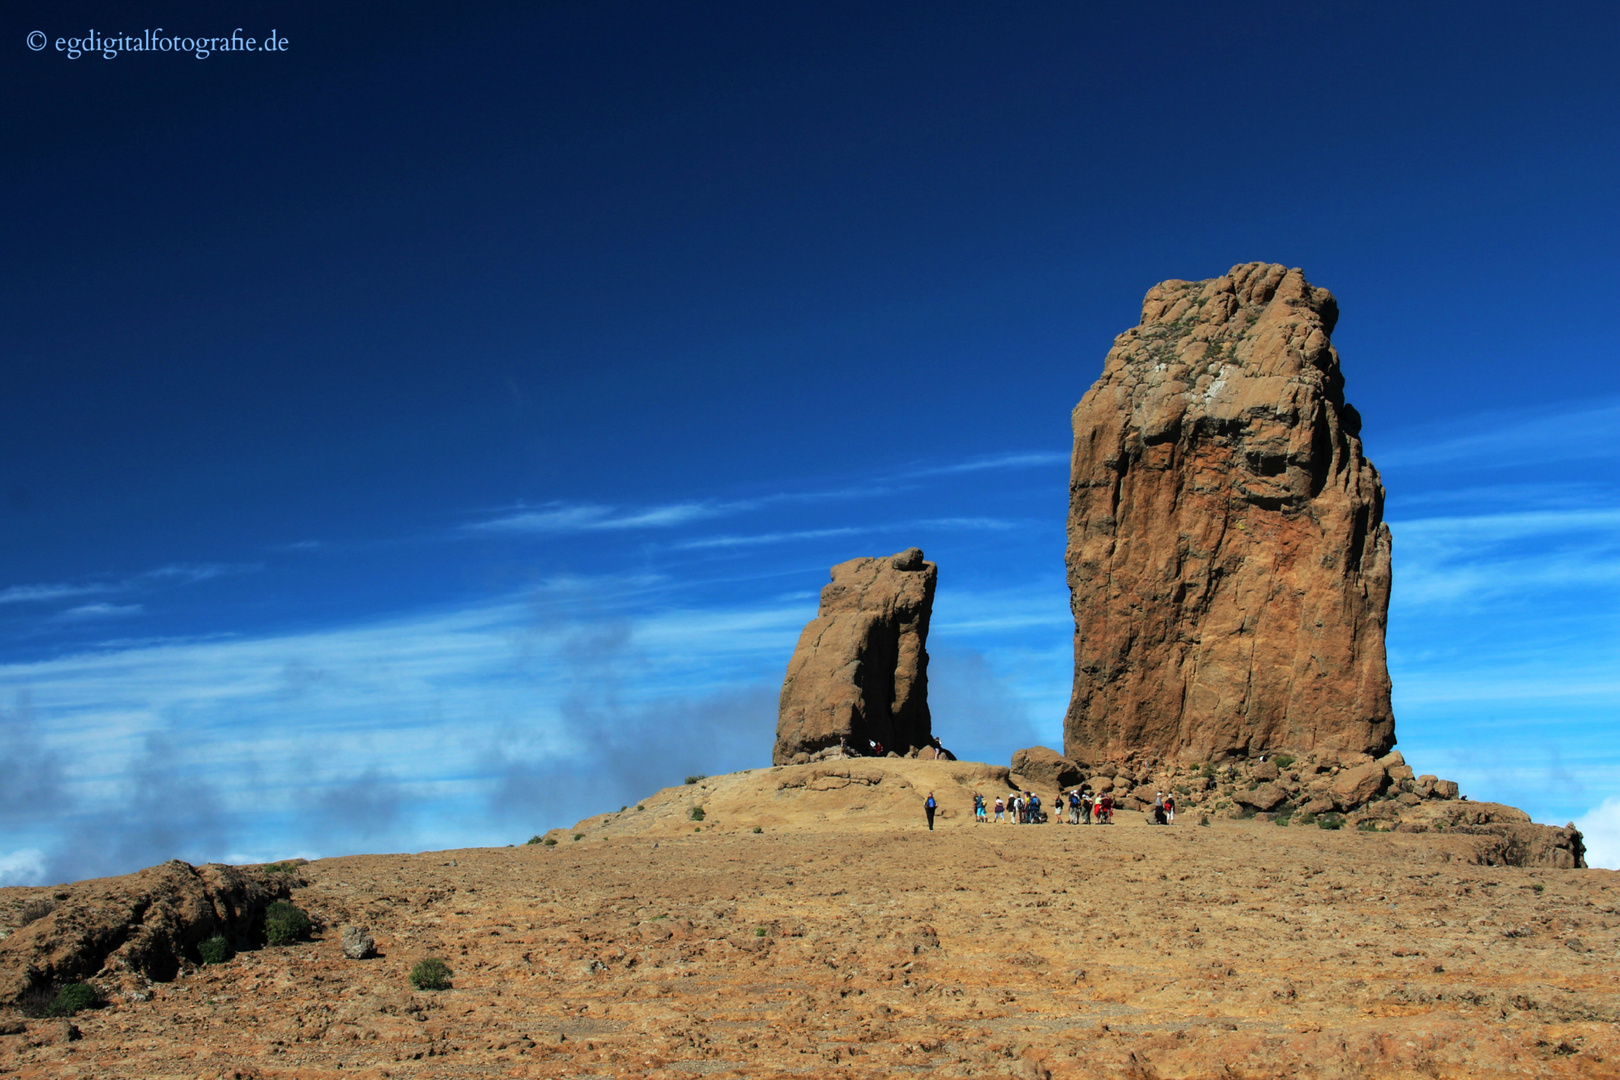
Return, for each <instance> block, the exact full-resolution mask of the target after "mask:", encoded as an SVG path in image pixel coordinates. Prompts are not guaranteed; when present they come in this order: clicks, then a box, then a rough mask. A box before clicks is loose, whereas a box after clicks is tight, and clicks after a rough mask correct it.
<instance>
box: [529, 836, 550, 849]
mask: <svg viewBox="0 0 1620 1080" xmlns="http://www.w3.org/2000/svg"><path fill="white" fill-rule="evenodd" d="M545 842H546V840H545V837H543V836H531V837H529V838H528V839H527V840H525V841H524V842H523V846H524V847H528V846H529V845H530V844H543V843H545Z"/></svg>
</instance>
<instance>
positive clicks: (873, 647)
mask: <svg viewBox="0 0 1620 1080" xmlns="http://www.w3.org/2000/svg"><path fill="white" fill-rule="evenodd" d="M937 576H938V568H937V567H935V565H934V564H933V563H931V562H926V561H924V560H923V553H922V551H920V550H919V549H917V548H908V549H907V550H905V551H902V552H901V553H900V554H898V555H893V556H889V557H887V558H879V559H872V558H863V559H851V560H850V561H849V562H845V563H839V564H838V565H837V566H835V567H833V568H832V582H831V583H830V584H828V585H827V586H825V587H824V588H823V589H822V590H821V609H820V612H819V613H818V614H817V616H816V617H815V618H814V619H812V620H811V621H810V623H809V625H807V626H806V627H805V628H804V632H803V633H802V634H800V635H799V644H798V647H797V648H795V649H794V650H793V657H792V659H790V660H789V661H788V667H787V678H786V679H785V680H784V681H783V683H782V698H781V704H780V707H779V709H778V712H777V724H776V746H775V748H774V750H773V751H772V755H771V760H772V761H773V762H774V763H775V764H777V765H784V764H788V763H791V762H792V761H793V759H794V756H795V755H797V754H805V755H812V754H816V753H818V752H820V751H823V750H826V749H828V748H832V747H837V746H838V745H839V743H840V740H843V741H844V742H846V743H847V745H848V746H849V747H850V748H851V750H852V752H865V751H866V749H867V745H868V741H869V740H870V741H873V742H876V743H880V744H882V746H883V748H884V750H885V751H894V752H898V753H901V754H904V753H906V752H908V751H910V750H914V749H916V748H917V747H921V746H926V745H928V743H929V740H930V739H931V738H932V737H933V728H932V723H931V721H930V719H929V715H928V652H927V649H926V647H925V646H926V645H927V643H928V618H929V614H930V612H931V611H932V609H933V606H934V583H935V580H936V578H937Z"/></svg>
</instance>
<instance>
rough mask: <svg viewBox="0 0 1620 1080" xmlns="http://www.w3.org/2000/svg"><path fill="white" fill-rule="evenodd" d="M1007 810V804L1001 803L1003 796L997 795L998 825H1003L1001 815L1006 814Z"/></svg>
mask: <svg viewBox="0 0 1620 1080" xmlns="http://www.w3.org/2000/svg"><path fill="white" fill-rule="evenodd" d="M1006 810H1007V806H1006V804H1005V803H1003V802H1002V801H1001V796H1000V795H997V796H996V823H997V824H1000V823H1001V820H1002V817H1001V815H1002V814H1004V813H1006Z"/></svg>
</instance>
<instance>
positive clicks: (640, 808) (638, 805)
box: [636, 803, 647, 811]
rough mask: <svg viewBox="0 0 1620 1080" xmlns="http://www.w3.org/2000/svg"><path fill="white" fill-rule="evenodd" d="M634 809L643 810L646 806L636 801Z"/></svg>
mask: <svg viewBox="0 0 1620 1080" xmlns="http://www.w3.org/2000/svg"><path fill="white" fill-rule="evenodd" d="M636 809H637V810H638V811H640V810H645V809H647V808H646V807H645V806H642V805H641V804H640V803H637V804H636Z"/></svg>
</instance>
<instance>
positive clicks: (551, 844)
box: [540, 836, 557, 847]
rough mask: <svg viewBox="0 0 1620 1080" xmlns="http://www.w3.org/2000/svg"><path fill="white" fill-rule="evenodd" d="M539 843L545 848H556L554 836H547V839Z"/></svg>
mask: <svg viewBox="0 0 1620 1080" xmlns="http://www.w3.org/2000/svg"><path fill="white" fill-rule="evenodd" d="M540 842H541V843H542V844H544V845H546V847H556V846H557V838H556V837H555V836H548V837H546V838H545V839H544V840H542V841H540Z"/></svg>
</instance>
